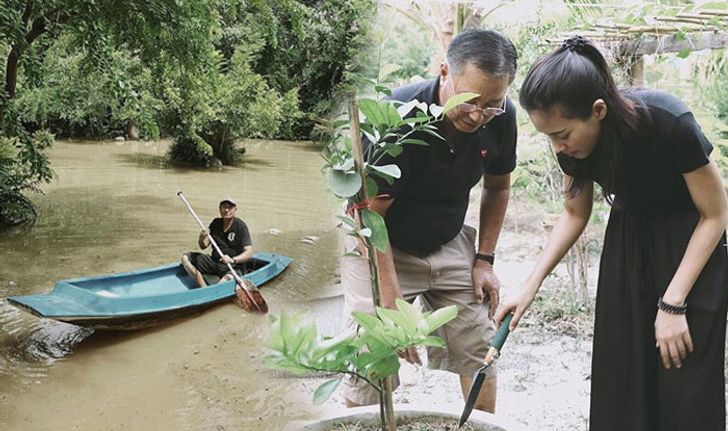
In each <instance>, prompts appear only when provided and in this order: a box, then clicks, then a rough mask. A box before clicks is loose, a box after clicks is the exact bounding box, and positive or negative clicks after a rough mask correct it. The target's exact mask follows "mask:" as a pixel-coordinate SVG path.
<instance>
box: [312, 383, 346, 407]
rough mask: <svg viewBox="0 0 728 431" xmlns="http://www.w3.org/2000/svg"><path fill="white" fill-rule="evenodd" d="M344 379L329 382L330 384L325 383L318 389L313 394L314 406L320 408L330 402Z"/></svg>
mask: <svg viewBox="0 0 728 431" xmlns="http://www.w3.org/2000/svg"><path fill="white" fill-rule="evenodd" d="M342 379H343V376H342V377H339V378H336V379H332V380H329V381H328V382H324V383H322V384H321V386H319V387H318V388H316V391H314V393H313V403H314V405H317V406H320V405H321V404H323V403H324V402H325V401H326V400H328V399H329V398H330V397H331V394H333V393H334V391H335V390H336V388H338V387H339V384H340V383H341V380H342Z"/></svg>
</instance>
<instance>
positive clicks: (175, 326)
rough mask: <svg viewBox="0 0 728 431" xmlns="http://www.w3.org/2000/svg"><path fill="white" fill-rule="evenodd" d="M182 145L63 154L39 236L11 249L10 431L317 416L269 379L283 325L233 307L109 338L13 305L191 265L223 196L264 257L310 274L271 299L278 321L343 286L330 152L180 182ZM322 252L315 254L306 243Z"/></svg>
mask: <svg viewBox="0 0 728 431" xmlns="http://www.w3.org/2000/svg"><path fill="white" fill-rule="evenodd" d="M167 146H168V143H167V142H157V143H144V142H125V143H117V142H89V141H84V142H64V141H60V142H57V143H56V144H55V146H54V147H53V148H52V149H51V150H50V151H49V156H50V160H51V162H52V166H53V168H54V170H55V172H56V174H57V179H56V180H55V181H54V182H53V183H52V184H49V185H47V186H45V187H44V192H45V194H43V195H37V196H34V199H33V200H34V202H36V204H37V206H38V210H39V214H40V217H39V219H38V221H37V223H36V224H35V226H33V227H32V228H31V229H26V230H24V231H16V232H10V233H4V234H1V235H0V429H2V430H44V429H55V430H112V429H114V430H115V429H125V430H146V429H155V430H167V429H169V430H187V429H189V430H205V429H211V430H275V429H280V427H281V426H282V425H283V423H285V422H286V421H287V420H288V419H291V418H297V417H298V416H300V415H302V414H303V413H302V411H303V409H302V408H290V404H289V403H293V404H299V403H303V404H308V403H309V402H310V401H309V400H310V398H309V397H310V395H308V396H306V397H305V399H303V400H300V401H299V400H298V399H291V398H292V397H293V398H295V396H293V395H291V390H290V388H287V387H285V381H283V380H279V379H277V378H276V377H275V374H274V373H271V372H270V371H267V370H266V369H265V368H264V367H263V366H262V364H261V358H262V356H263V345H264V343H265V330H266V328H267V319H266V318H265V317H255V316H252V315H249V314H244V313H243V312H242V310H240V309H239V308H237V307H235V306H234V305H231V304H225V305H221V306H218V307H215V308H213V309H211V310H209V311H207V312H204V313H202V314H197V315H195V316H193V317H191V318H186V319H183V320H178V321H175V322H172V323H169V324H166V325H163V326H159V327H156V328H152V329H148V330H143V331H137V332H96V333H94V332H93V331H92V330H88V329H84V328H81V327H77V326H74V325H68V324H63V323H59V322H55V321H52V320H47V319H38V318H36V317H33V316H30V315H29V314H26V313H23V312H21V311H19V310H17V309H15V308H14V307H12V306H10V305H8V303H7V302H6V301H5V300H4V299H3V298H5V297H7V296H11V295H18V294H29V293H38V292H45V291H49V290H50V289H51V288H52V286H53V283H54V281H56V280H58V279H64V278H70V277H80V276H90V275H97V274H107V273H114V272H122V271H129V270H134V269H139V268H144V267H150V266H156V265H159V264H164V263H169V262H173V261H177V260H178V259H179V257H180V255H181V253H183V252H184V251H188V250H193V249H195V248H196V244H195V243H196V239H197V234H198V231H199V229H198V228H197V227H196V224H195V222H194V220H193V219H192V218H191V216H190V215H189V214H188V213H187V211H186V210H185V208H184V206H183V205H182V203H181V202H180V201H179V200H178V198H177V197H176V192H177V191H178V190H182V191H183V192H184V194H185V196H186V197H187V199H188V200H189V201H190V203H191V204H192V205H193V207H194V208H195V209H196V210H197V212H198V214H199V216H200V218H201V219H202V220H203V222H207V221H209V220H211V219H212V218H213V217H215V216H217V204H218V201H219V199H220V198H221V197H222V196H227V195H230V196H233V197H234V198H236V199H237V200H238V216H239V217H241V218H243V219H244V220H245V221H246V223H247V224H248V226H249V227H250V229H251V234H252V237H253V242H254V249H256V250H260V251H270V252H276V253H280V254H285V255H288V256H290V257H292V258H294V259H295V261H294V263H293V265H292V267H291V268H289V269H288V270H287V271H286V272H285V273H284V274H283V275H282V276H281V277H279V278H278V279H276V280H274V281H273V282H271V283H269V284H268V285H266V287H264V288H263V293H264V295H265V297H266V299H267V301H268V303H269V304H270V305H271V308H272V311H273V312H276V311H277V310H279V309H280V307H285V306H286V304H301V303H304V302H305V301H306V300H308V299H310V298H312V297H315V296H317V295H319V293H320V292H321V291H322V290H323V289H325V288H327V287H328V286H330V285H331V284H332V280H333V277H334V274H335V272H336V261H337V254H338V251H337V246H336V244H337V238H338V234H337V233H336V232H335V229H334V226H335V225H336V221H335V219H334V218H333V215H334V214H335V212H336V208H337V203H336V202H335V200H334V199H333V198H332V197H331V196H330V194H329V193H328V192H327V191H326V189H325V185H324V181H323V178H322V175H321V174H320V169H321V159H320V157H319V155H318V150H317V149H316V148H315V147H314V146H312V145H310V144H307V143H292V142H274V141H251V142H247V143H246V148H247V151H248V152H247V154H246V156H245V160H246V162H245V163H244V166H241V167H236V168H224V169H223V170H221V171H208V170H196V169H187V168H185V169H182V168H173V167H166V166H165V163H164V155H165V153H166V150H167ZM307 237H308V239H306V238H307Z"/></svg>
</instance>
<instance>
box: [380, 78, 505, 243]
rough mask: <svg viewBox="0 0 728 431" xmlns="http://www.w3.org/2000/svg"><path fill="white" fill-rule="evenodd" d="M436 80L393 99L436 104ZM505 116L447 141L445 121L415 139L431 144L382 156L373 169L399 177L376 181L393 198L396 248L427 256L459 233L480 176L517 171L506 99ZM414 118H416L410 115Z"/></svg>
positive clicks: (391, 226) (389, 220)
mask: <svg viewBox="0 0 728 431" xmlns="http://www.w3.org/2000/svg"><path fill="white" fill-rule="evenodd" d="M438 91H439V79H434V80H430V81H424V82H421V83H417V84H410V85H406V86H403V87H399V88H396V89H395V90H394V91H393V92H392V97H391V98H392V99H394V100H399V101H401V102H409V101H411V100H415V99H416V100H418V101H420V102H425V103H427V104H428V105H430V104H431V103H436V104H438V105H439V104H440V102H439V97H438ZM506 103H507V106H506V113H505V114H503V115H500V116H498V117H495V118H493V119H492V120H491V121H490V122H488V124H487V125H486V127H484V128H480V129H478V130H477V131H475V132H473V133H469V134H465V133H456V134H453V135H451V136H448V135H447V133H446V132H445V125H444V122H443V121H440V122H438V124H437V127H438V133H439V134H440V136H443V137H444V138H446V139H447V142H446V141H444V140H442V139H438V138H437V137H434V136H432V135H429V134H425V133H421V134H419V136H415V135H413V136H412V137H413V138H415V139H421V140H423V141H425V142H427V143H428V144H429V145H427V146H423V145H412V144H405V145H404V146H403V152H402V154H400V155H399V156H397V157H391V156H389V155H386V156H384V157H382V159H381V160H380V161H379V162H377V165H389V164H396V165H397V166H399V169H400V171H401V172H402V176H401V177H400V178H399V179H397V180H394V182H393V184H392V185H390V184H388V183H387V182H386V181H384V180H382V179H380V178H378V177H374V176H373V178H374V179H375V180H376V181H377V186H378V193H379V194H380V195H381V194H388V195H390V196H392V197H393V198H394V202H393V203H392V205H391V206H390V208H389V210H388V211H387V214H386V216H385V222H386V224H387V231H388V233H389V240H390V242H391V244H392V245H393V246H394V247H397V248H399V249H401V250H404V251H407V252H409V253H413V254H417V255H427V254H429V253H431V252H433V251H435V250H437V249H438V248H439V247H440V246H442V245H443V244H445V243H446V242H448V241H450V240H451V239H453V238H455V236H456V235H457V234H458V232H460V229H462V226H463V223H464V221H465V213H466V211H467V209H468V203H469V200H470V199H469V197H470V189H471V188H472V187H473V186H474V185H476V184H477V183H478V181H479V180H480V179H481V178H482V177H483V175H484V174H489V175H505V174H508V173H510V172H511V171H513V169H514V168H515V167H516V135H517V125H516V109H515V106H514V105H513V102H512V101H511V100H510V99H508V100H507V102H506ZM411 114H412V115H413V114H414V112H413V113H411Z"/></svg>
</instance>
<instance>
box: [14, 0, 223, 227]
mask: <svg viewBox="0 0 728 431" xmlns="http://www.w3.org/2000/svg"><path fill="white" fill-rule="evenodd" d="M211 1H212V0H210V1H191V0H188V1H184V0H129V1H124V2H116V1H112V0H64V1H60V0H5V1H3V2H1V3H0V47H2V48H3V49H0V52H2V54H3V57H2V60H3V64H4V66H5V68H4V75H3V80H4V85H3V90H4V91H2V94H0V125H2V129H1V130H0V153H1V154H2V157H0V199H2V206H1V208H2V210H1V211H0V225H1V226H7V225H12V224H17V223H20V222H23V221H27V220H33V219H34V216H35V211H33V210H32V205H31V204H30V202H29V201H28V199H27V198H26V197H24V195H23V192H25V191H27V190H29V189H34V188H37V187H38V185H39V184H40V183H42V182H44V181H48V180H49V179H50V178H52V171H51V170H50V167H49V163H48V160H47V158H46V156H45V154H44V152H43V150H44V149H45V148H47V146H48V145H50V143H51V141H52V139H51V138H50V136H49V135H48V134H47V133H45V132H42V131H35V132H31V131H29V130H27V129H26V127H25V126H24V124H23V121H22V113H21V112H20V111H19V110H18V107H17V106H16V105H17V103H16V102H17V101H16V98H17V97H18V96H21V95H22V93H23V92H24V91H32V90H31V89H33V88H35V87H37V86H38V84H39V81H40V76H41V75H40V74H39V72H40V71H42V69H43V64H44V62H45V58H46V54H47V53H48V49H49V48H50V47H51V46H53V44H54V42H55V41H56V40H58V39H59V38H60V37H61V36H62V35H64V34H66V33H70V34H72V35H74V36H75V40H76V42H77V43H78V44H79V46H78V48H79V50H80V51H81V52H83V53H84V54H85V56H86V57H85V58H86V61H87V63H88V65H89V67H91V68H93V67H95V66H96V65H100V64H103V60H104V59H105V58H108V54H109V47H124V48H125V49H128V50H129V51H130V52H131V53H133V55H135V56H137V57H138V58H139V59H140V61H141V62H142V63H143V64H147V63H153V62H154V61H155V59H156V58H159V57H160V56H162V57H166V58H169V59H171V60H172V61H174V62H176V63H178V64H184V65H187V66H189V67H190V68H193V67H195V65H196V64H197V63H198V62H197V58H198V55H199V53H204V52H206V50H207V49H208V45H209V35H210V34H211V33H212V32H213V30H214V29H213V26H214V24H215V23H216V20H215V19H214V17H215V16H214V13H213V11H214V9H213V8H212V7H211V3H210V2H211ZM21 72H22V74H21ZM21 76H22V77H23V80H21V79H19V77H21ZM130 109H132V110H133V108H130ZM31 112H32V111H31ZM36 112H37V111H36ZM127 112H128V111H127Z"/></svg>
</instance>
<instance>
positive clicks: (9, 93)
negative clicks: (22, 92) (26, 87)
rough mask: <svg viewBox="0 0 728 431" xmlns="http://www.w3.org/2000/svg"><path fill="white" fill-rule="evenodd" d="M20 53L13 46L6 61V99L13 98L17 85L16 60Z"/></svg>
mask: <svg viewBox="0 0 728 431" xmlns="http://www.w3.org/2000/svg"><path fill="white" fill-rule="evenodd" d="M19 58H20V53H19V52H18V48H16V47H15V46H13V48H12V49H11V50H10V54H8V61H7V64H6V67H5V96H6V97H7V98H8V99H12V98H13V97H15V88H16V87H17V85H18V59H19Z"/></svg>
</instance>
